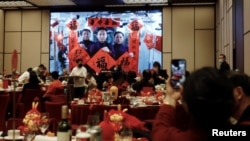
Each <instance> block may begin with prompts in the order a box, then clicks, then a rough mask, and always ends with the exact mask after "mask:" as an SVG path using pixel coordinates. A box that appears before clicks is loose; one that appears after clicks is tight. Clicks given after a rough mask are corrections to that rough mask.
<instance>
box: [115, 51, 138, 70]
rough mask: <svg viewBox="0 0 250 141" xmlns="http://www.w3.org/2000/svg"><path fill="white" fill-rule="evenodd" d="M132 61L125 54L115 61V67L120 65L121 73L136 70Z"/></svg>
mask: <svg viewBox="0 0 250 141" xmlns="http://www.w3.org/2000/svg"><path fill="white" fill-rule="evenodd" d="M134 62H135V61H134V59H133V58H132V57H130V56H129V54H128V52H125V53H124V54H123V55H122V56H120V57H119V58H118V59H117V60H116V64H117V65H121V67H122V70H123V71H130V70H134V69H136V66H135V65H136V64H135V63H134Z"/></svg>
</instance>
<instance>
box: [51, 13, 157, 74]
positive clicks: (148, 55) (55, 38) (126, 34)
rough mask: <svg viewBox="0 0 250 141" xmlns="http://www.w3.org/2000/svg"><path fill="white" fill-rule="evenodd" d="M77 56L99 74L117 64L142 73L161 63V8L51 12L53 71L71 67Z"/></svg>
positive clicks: (126, 69)
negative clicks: (154, 63) (155, 63)
mask: <svg viewBox="0 0 250 141" xmlns="http://www.w3.org/2000/svg"><path fill="white" fill-rule="evenodd" d="M77 59H82V60H83V63H84V65H85V67H86V68H87V69H88V71H92V72H94V73H97V74H98V73H99V72H100V71H102V70H110V69H112V68H113V67H114V66H115V65H121V67H122V69H123V70H124V71H131V70H132V71H135V72H137V73H141V72H142V71H143V70H144V69H149V68H152V64H153V62H155V61H158V62H160V63H162V11H161V10H160V9H159V10H155V9H154V10H136V11H135V10H130V11H119V12H117V11H86V12H51V15H50V58H49V60H50V71H51V72H52V71H59V73H62V70H63V69H67V70H68V71H71V69H72V68H73V67H74V66H75V65H76V60H77Z"/></svg>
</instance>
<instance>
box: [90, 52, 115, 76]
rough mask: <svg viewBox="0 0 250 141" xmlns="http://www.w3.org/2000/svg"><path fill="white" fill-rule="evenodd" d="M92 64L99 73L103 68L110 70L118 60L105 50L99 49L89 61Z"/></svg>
mask: <svg viewBox="0 0 250 141" xmlns="http://www.w3.org/2000/svg"><path fill="white" fill-rule="evenodd" d="M87 64H88V66H90V67H91V68H92V69H93V70H94V71H95V72H97V73H99V72H100V71H101V70H109V69H110V68H111V67H113V66H114V65H115V64H116V62H115V60H114V59H113V58H112V57H111V56H110V54H108V53H107V52H105V51H103V50H101V49H100V50H99V51H98V52H97V53H96V54H95V55H94V56H93V57H92V58H91V59H90V60H89V61H88V63H87Z"/></svg>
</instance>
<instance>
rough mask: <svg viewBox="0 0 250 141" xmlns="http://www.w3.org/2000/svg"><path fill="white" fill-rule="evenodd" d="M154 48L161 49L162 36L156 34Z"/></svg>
mask: <svg viewBox="0 0 250 141" xmlns="http://www.w3.org/2000/svg"><path fill="white" fill-rule="evenodd" d="M155 49H157V50H159V51H162V36H156V45H155Z"/></svg>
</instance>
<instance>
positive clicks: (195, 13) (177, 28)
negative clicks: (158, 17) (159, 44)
mask: <svg viewBox="0 0 250 141" xmlns="http://www.w3.org/2000/svg"><path fill="white" fill-rule="evenodd" d="M163 11H164V12H163V27H164V28H163V39H164V40H163V67H164V68H167V69H168V70H170V60H171V59H175V58H184V59H186V60H187V70H188V71H190V72H192V71H194V70H195V69H198V68H201V67H203V66H212V67H214V66H215V65H214V57H215V56H214V51H215V40H214V39H215V28H214V7H173V8H164V10H163Z"/></svg>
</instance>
